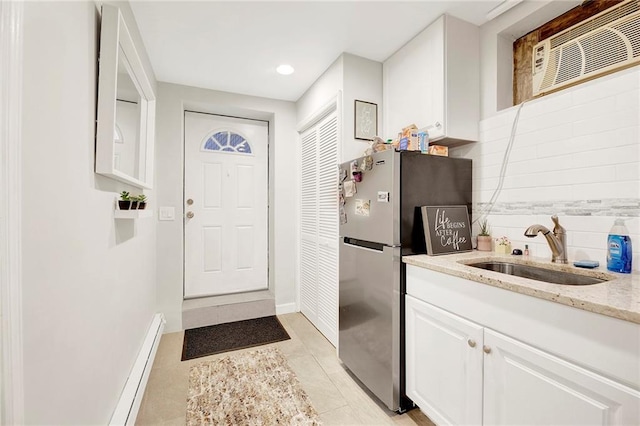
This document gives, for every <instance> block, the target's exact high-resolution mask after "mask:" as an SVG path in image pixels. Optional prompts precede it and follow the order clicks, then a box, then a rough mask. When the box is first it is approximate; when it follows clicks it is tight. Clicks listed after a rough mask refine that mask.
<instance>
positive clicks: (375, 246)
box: [342, 237, 400, 251]
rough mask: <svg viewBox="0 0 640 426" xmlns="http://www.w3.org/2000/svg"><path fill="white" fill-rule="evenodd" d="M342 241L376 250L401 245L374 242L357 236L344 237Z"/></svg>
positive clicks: (349, 244)
mask: <svg viewBox="0 0 640 426" xmlns="http://www.w3.org/2000/svg"><path fill="white" fill-rule="evenodd" d="M342 241H343V242H344V244H345V245H348V246H351V247H355V248H359V249H368V250H375V251H384V248H385V247H389V248H395V247H400V246H399V245H388V244H382V243H374V242H373V241H365V240H358V239H356V238H350V237H344V238H343V239H342Z"/></svg>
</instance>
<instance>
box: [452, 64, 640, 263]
mask: <svg viewBox="0 0 640 426" xmlns="http://www.w3.org/2000/svg"><path fill="white" fill-rule="evenodd" d="M516 109H517V107H512V108H509V109H507V110H505V111H502V112H500V113H497V114H495V115H494V116H492V117H490V118H487V119H485V120H483V121H481V123H480V129H481V135H480V141H479V142H477V143H475V144H471V145H467V146H463V147H459V148H455V149H453V150H452V151H451V155H452V156H463V157H467V158H472V159H473V161H474V163H473V169H474V176H473V177H474V194H473V195H474V197H473V198H474V210H475V211H476V212H477V211H478V210H482V209H483V208H484V206H485V205H486V203H487V202H488V201H489V199H490V198H491V195H492V193H493V190H494V189H495V188H496V186H497V184H498V176H499V171H500V166H501V164H502V159H503V156H504V152H505V149H506V147H507V143H508V140H509V135H510V133H511V129H512V123H513V120H514V118H515V115H516ZM639 141H640V69H639V68H638V67H635V68H631V69H628V70H625V71H621V72H618V73H616V74H612V75H609V76H606V77H602V78H600V79H597V80H593V81H591V82H588V83H584V84H581V85H579V86H575V87H573V88H569V89H567V90H563V91H561V92H558V93H555V94H552V95H548V96H545V97H543V98H540V99H537V100H533V101H530V102H527V103H525V104H524V106H523V108H522V110H521V115H520V119H519V121H518V124H517V131H516V137H515V139H514V144H513V149H512V152H511V155H510V159H509V163H508V168H507V170H506V177H505V180H504V188H503V190H502V192H501V193H500V196H499V198H498V202H497V204H496V206H495V208H494V209H493V210H492V213H491V215H490V216H489V221H490V223H491V225H492V227H493V232H492V233H493V236H494V237H498V236H502V235H506V236H507V237H509V238H510V239H511V240H512V241H513V242H514V248H523V247H524V244H528V245H529V247H530V248H531V249H532V255H534V256H541V257H548V258H550V256H551V252H550V250H549V248H548V246H547V243H546V242H545V239H544V238H543V237H541V236H538V237H536V238H534V239H529V238H526V237H524V236H523V234H524V230H525V229H526V228H527V227H528V226H529V225H532V224H534V223H539V224H542V225H544V226H546V227H548V228H550V229H551V228H552V227H553V224H552V222H551V219H550V216H551V215H552V214H554V213H557V214H558V215H559V217H560V223H561V224H562V225H563V226H564V227H565V228H566V229H567V233H568V249H569V259H570V260H577V259H591V260H598V261H599V262H600V264H601V265H602V266H603V267H604V268H606V261H605V258H606V239H607V234H608V232H609V230H610V229H611V226H612V225H613V222H614V219H615V218H616V217H625V218H628V219H629V220H628V221H627V227H628V229H629V231H630V233H631V240H632V242H633V244H634V246H633V250H634V252H633V253H634V265H633V269H634V270H640V256H639V254H640V218H639V216H640V143H639ZM476 217H477V215H476Z"/></svg>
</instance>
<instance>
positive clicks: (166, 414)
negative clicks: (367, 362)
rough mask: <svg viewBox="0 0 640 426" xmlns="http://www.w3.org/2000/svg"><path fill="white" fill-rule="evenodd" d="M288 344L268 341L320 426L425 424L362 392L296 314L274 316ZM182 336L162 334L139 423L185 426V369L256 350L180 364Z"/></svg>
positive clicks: (332, 352)
mask: <svg viewBox="0 0 640 426" xmlns="http://www.w3.org/2000/svg"><path fill="white" fill-rule="evenodd" d="M278 318H279V319H280V322H282V325H283V326H284V328H285V329H286V330H287V333H289V336H291V340H286V341H284V342H278V343H272V344H271V346H275V347H277V348H279V349H280V350H281V351H282V353H283V354H284V355H285V356H286V358H287V361H288V363H289V365H290V366H291V368H292V369H293V371H294V372H295V373H296V375H297V376H298V379H299V380H300V383H301V384H302V387H303V388H304V390H305V391H306V392H307V394H308V395H309V398H310V399H311V402H312V403H313V406H314V407H315V408H316V410H317V411H318V413H319V414H320V420H321V421H322V422H323V423H324V424H325V425H372V426H373V425H403V426H409V425H428V426H433V423H431V422H430V421H429V419H428V418H427V417H426V416H425V415H424V414H422V413H421V412H420V410H418V409H415V410H411V411H409V412H408V413H407V414H403V415H398V414H395V413H393V412H390V411H389V410H387V409H386V408H385V407H384V406H382V405H381V403H379V402H376V401H377V400H375V399H374V398H373V397H372V396H370V394H369V393H368V392H366V391H364V390H363V389H362V388H361V387H360V386H359V385H358V384H357V383H356V382H355V381H354V379H353V378H352V377H351V376H350V375H349V374H348V373H347V372H346V371H345V369H344V368H343V367H342V365H341V363H340V361H339V360H338V358H337V357H336V350H335V348H334V347H333V346H332V345H331V344H330V343H329V342H328V341H327V340H326V339H325V338H324V336H323V335H322V334H320V332H318V330H316V328H315V327H314V326H313V325H312V324H311V323H310V322H309V321H308V320H307V319H306V318H305V317H304V316H303V315H302V314H300V313H294V314H287V315H280V316H278ZM183 338H184V332H179V333H169V334H165V335H163V336H162V340H161V341H160V346H159V348H158V352H157V354H156V358H155V361H154V364H153V368H152V370H151V374H150V376H149V382H148V384H147V388H146V390H145V394H144V398H143V400H142V405H141V406H140V411H139V413H138V418H137V420H136V424H138V425H184V424H185V415H186V409H187V390H188V384H189V383H188V382H189V368H190V367H191V366H192V365H193V364H196V363H198V362H202V361H206V360H211V359H216V358H221V357H223V356H227V355H229V354H233V353H239V352H243V351H250V350H254V349H255V348H249V349H243V350H240V351H234V352H226V353H223V354H218V355H212V356H208V357H203V358H197V359H194V360H189V361H184V362H182V361H180V358H181V354H182V342H183Z"/></svg>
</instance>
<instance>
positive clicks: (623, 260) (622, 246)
mask: <svg viewBox="0 0 640 426" xmlns="http://www.w3.org/2000/svg"><path fill="white" fill-rule="evenodd" d="M631 260H632V251H631V239H630V238H629V231H628V230H627V227H626V226H625V224H624V219H616V221H615V223H614V224H613V227H612V228H611V231H610V232H609V237H608V238H607V269H608V270H610V271H612V272H621V273H623V274H629V273H631Z"/></svg>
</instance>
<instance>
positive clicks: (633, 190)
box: [572, 181, 640, 200]
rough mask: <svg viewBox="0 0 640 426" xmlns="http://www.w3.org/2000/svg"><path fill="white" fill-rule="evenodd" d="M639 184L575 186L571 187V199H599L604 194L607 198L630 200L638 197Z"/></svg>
mask: <svg viewBox="0 0 640 426" xmlns="http://www.w3.org/2000/svg"><path fill="white" fill-rule="evenodd" d="M639 191H640V182H633V181H628V182H595V183H585V184H577V185H573V186H572V192H573V197H575V198H576V199H583V200H587V199H593V198H598V196H597V194H599V196H600V198H601V197H602V194H606V196H607V197H609V198H632V197H636V198H637V197H638V193H639Z"/></svg>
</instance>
